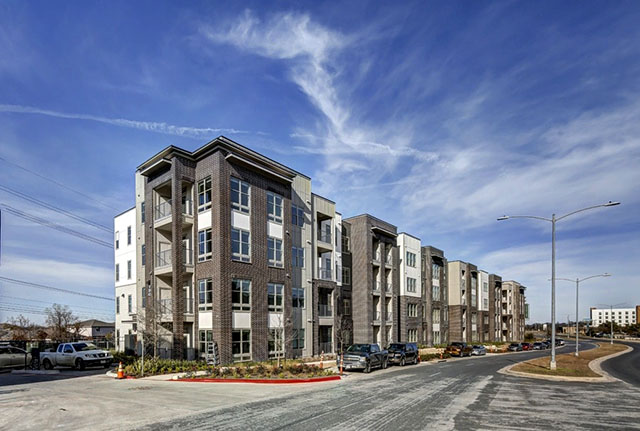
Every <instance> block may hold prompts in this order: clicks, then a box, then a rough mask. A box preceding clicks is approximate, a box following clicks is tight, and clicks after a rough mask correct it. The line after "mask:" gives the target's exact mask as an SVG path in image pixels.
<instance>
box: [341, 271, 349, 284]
mask: <svg viewBox="0 0 640 431" xmlns="http://www.w3.org/2000/svg"><path fill="white" fill-rule="evenodd" d="M342 284H351V268H344V267H343V268H342Z"/></svg>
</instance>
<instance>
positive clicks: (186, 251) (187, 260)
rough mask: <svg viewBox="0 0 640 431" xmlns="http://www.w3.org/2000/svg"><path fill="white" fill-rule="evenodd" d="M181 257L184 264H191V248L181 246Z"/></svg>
mask: <svg viewBox="0 0 640 431" xmlns="http://www.w3.org/2000/svg"><path fill="white" fill-rule="evenodd" d="M182 258H183V260H184V264H185V265H193V250H191V249H190V248H186V247H183V248H182Z"/></svg>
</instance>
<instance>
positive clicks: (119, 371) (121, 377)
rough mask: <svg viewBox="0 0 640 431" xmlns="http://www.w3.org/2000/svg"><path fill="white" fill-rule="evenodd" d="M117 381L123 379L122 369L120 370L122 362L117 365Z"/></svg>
mask: <svg viewBox="0 0 640 431" xmlns="http://www.w3.org/2000/svg"><path fill="white" fill-rule="evenodd" d="M117 378H118V379H124V369H123V368H122V362H120V365H118V377H117Z"/></svg>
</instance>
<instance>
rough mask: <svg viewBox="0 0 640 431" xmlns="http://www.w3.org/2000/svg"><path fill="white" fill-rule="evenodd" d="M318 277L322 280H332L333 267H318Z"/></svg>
mask: <svg viewBox="0 0 640 431" xmlns="http://www.w3.org/2000/svg"><path fill="white" fill-rule="evenodd" d="M318 277H319V278H320V280H331V268H328V269H327V268H318Z"/></svg>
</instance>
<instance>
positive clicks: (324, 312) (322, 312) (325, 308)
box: [318, 304, 333, 317]
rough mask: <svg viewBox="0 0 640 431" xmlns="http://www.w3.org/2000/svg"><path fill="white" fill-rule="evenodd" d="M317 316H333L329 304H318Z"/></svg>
mask: <svg viewBox="0 0 640 431" xmlns="http://www.w3.org/2000/svg"><path fill="white" fill-rule="evenodd" d="M318 316H320V317H331V316H333V313H332V310H331V305H329V304H318Z"/></svg>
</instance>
